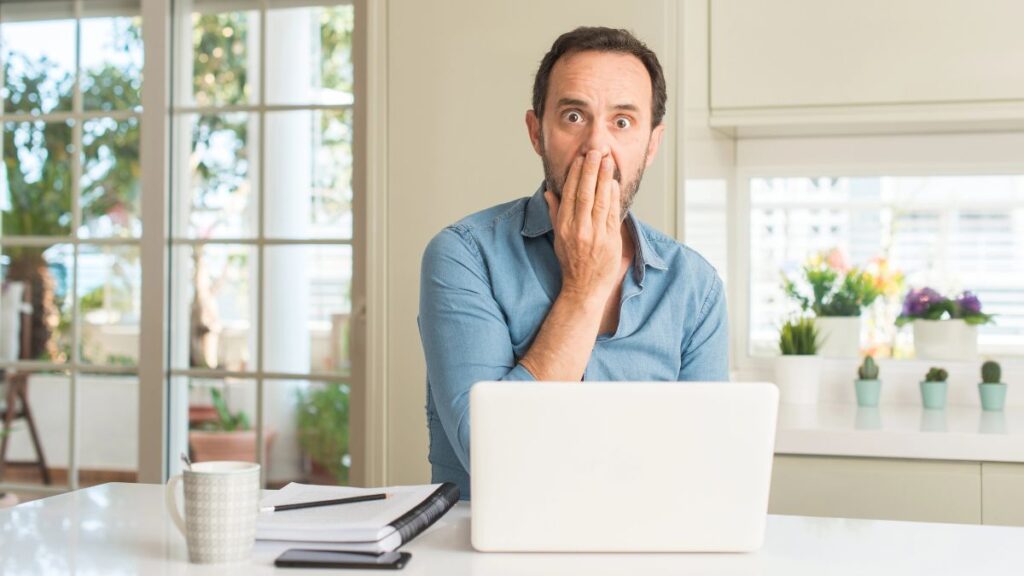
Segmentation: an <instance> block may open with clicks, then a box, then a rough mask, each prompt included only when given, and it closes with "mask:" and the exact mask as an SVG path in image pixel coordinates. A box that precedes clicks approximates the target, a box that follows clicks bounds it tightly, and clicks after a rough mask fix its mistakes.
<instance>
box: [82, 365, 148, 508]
mask: <svg viewBox="0 0 1024 576" xmlns="http://www.w3.org/2000/svg"><path fill="white" fill-rule="evenodd" d="M77 385H78V402H79V408H78V468H79V470H78V483H79V486H81V487H83V488H84V487H87V486H94V485H97V484H104V483H106V482H136V481H138V475H139V435H138V434H135V433H134V432H131V433H129V431H134V430H138V428H139V411H138V406H139V377H138V376H135V375H125V374H81V375H79V376H78V381H77Z"/></svg>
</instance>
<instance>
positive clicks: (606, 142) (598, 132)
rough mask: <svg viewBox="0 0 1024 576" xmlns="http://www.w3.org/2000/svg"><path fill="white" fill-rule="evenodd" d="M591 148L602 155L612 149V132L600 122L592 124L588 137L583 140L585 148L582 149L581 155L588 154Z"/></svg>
mask: <svg viewBox="0 0 1024 576" xmlns="http://www.w3.org/2000/svg"><path fill="white" fill-rule="evenodd" d="M591 150H597V151H599V152H601V155H602V156H603V155H605V154H609V153H610V152H611V150H612V147H611V134H610V133H609V131H608V128H607V127H606V126H604V125H603V124H602V123H600V122H594V123H593V124H591V126H590V130H589V131H588V132H587V137H586V139H585V140H584V142H583V148H582V149H581V150H580V156H586V155H587V152H589V151H591Z"/></svg>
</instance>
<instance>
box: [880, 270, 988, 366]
mask: <svg viewBox="0 0 1024 576" xmlns="http://www.w3.org/2000/svg"><path fill="white" fill-rule="evenodd" d="M910 322H913V324H914V351H915V354H916V355H917V357H918V358H922V359H926V360H973V359H974V358H976V357H977V355H978V329H977V326H979V325H981V324H987V323H989V322H992V315H990V314H985V313H983V312H982V311H981V301H980V300H978V297H977V296H975V295H974V294H972V293H971V292H963V293H962V294H960V295H959V296H957V297H956V298H947V297H945V296H943V295H942V294H940V293H939V292H938V291H937V290H934V289H932V288H929V287H927V286H926V287H924V288H920V289H917V290H911V291H910V292H908V293H907V296H906V298H904V299H903V311H902V312H901V313H900V315H899V317H898V318H896V325H897V326H903V325H905V324H907V323H910Z"/></svg>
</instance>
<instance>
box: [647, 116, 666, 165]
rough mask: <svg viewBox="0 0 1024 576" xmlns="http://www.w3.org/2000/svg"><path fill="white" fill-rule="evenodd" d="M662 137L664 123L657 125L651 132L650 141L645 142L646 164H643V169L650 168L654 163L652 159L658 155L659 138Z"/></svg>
mask: <svg viewBox="0 0 1024 576" xmlns="http://www.w3.org/2000/svg"><path fill="white" fill-rule="evenodd" d="M664 135H665V123H664V122H662V123H661V124H658V125H657V126H656V127H655V128H654V130H651V139H650V140H648V141H647V162H646V163H645V164H644V169H647V168H650V166H651V163H653V162H654V157H655V156H657V155H658V148H659V147H661V137H662V136H664Z"/></svg>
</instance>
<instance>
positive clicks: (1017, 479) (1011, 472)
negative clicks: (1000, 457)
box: [981, 462, 1024, 526]
mask: <svg viewBox="0 0 1024 576" xmlns="http://www.w3.org/2000/svg"><path fill="white" fill-rule="evenodd" d="M981 487H982V488H981V502H982V508H981V519H982V522H983V523H985V524H999V525H1002V526H1024V464H1002V463H996V462H985V463H983V464H982V465H981Z"/></svg>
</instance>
